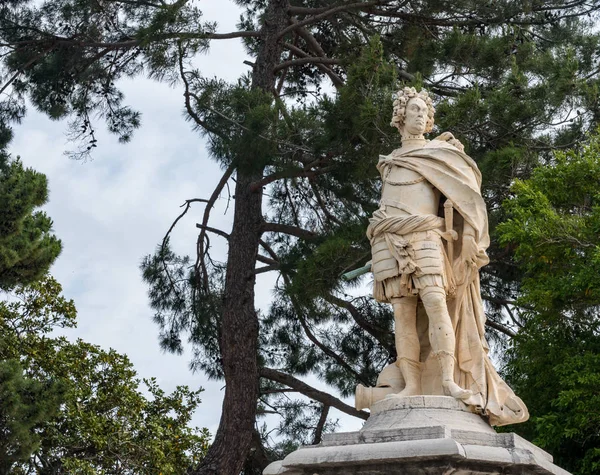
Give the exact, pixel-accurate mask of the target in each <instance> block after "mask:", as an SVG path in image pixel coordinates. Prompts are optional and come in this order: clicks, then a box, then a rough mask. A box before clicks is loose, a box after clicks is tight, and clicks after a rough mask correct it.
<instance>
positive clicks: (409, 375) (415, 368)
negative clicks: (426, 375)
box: [395, 358, 423, 397]
mask: <svg viewBox="0 0 600 475" xmlns="http://www.w3.org/2000/svg"><path fill="white" fill-rule="evenodd" d="M396 364H397V365H398V367H399V368H400V371H401V372H402V377H403V378H404V382H405V383H406V385H405V386H404V389H403V390H402V391H400V392H399V393H398V394H396V395H395V396H398V397H402V396H420V395H422V394H423V392H422V391H421V363H419V362H418V361H414V360H411V359H409V358H398V361H396Z"/></svg>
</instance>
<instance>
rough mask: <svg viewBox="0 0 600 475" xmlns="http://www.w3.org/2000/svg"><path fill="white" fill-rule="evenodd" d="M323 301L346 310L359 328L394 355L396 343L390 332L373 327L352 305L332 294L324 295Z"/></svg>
mask: <svg viewBox="0 0 600 475" xmlns="http://www.w3.org/2000/svg"><path fill="white" fill-rule="evenodd" d="M324 299H325V300H326V301H327V302H329V303H330V304H333V305H336V306H337V307H341V308H344V309H346V310H348V312H349V313H350V315H352V318H353V319H354V321H355V322H356V324H357V325H358V326H359V327H360V328H362V329H363V330H365V331H366V332H367V333H369V334H370V335H372V336H373V337H374V338H375V339H376V340H377V341H378V342H379V343H380V344H381V345H382V346H383V347H384V348H386V349H387V350H388V351H389V352H390V354H393V355H395V353H396V343H395V341H394V337H393V335H392V333H391V332H389V331H386V330H385V329H383V328H380V327H377V326H375V325H373V324H372V323H371V322H369V321H368V320H366V319H365V318H364V317H363V316H362V314H361V312H360V311H359V310H358V309H357V308H356V307H355V306H354V305H352V304H351V303H350V302H348V301H346V300H344V299H341V298H339V297H336V296H335V295H333V294H328V295H326V296H325V297H324Z"/></svg>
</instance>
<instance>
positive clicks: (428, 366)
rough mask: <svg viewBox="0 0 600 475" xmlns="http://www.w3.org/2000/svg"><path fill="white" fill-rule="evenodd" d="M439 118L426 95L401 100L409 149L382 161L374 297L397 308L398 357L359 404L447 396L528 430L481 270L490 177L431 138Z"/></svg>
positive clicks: (374, 223) (373, 237)
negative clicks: (502, 356) (498, 351)
mask: <svg viewBox="0 0 600 475" xmlns="http://www.w3.org/2000/svg"><path fill="white" fill-rule="evenodd" d="M434 112H435V109H434V107H433V104H432V101H431V98H430V97H429V95H428V93H427V92H426V91H420V92H417V91H416V90H415V89H414V88H404V89H402V90H400V91H399V92H398V94H397V95H396V98H395V101H394V112H393V119H392V126H395V127H397V128H398V130H399V132H400V134H401V136H402V146H401V147H400V148H399V149H397V150H394V151H393V152H392V153H391V154H390V155H388V156H380V159H379V163H378V165H377V168H378V169H379V171H380V173H381V178H382V191H381V202H380V207H379V209H378V210H377V211H376V212H375V213H374V214H373V217H372V218H371V220H370V225H369V227H368V230H367V236H368V237H369V240H370V242H371V248H372V263H371V269H372V272H373V277H374V291H373V295H374V298H375V299H377V300H378V301H380V302H388V303H391V304H392V306H393V309H394V319H395V332H396V350H397V354H398V358H397V361H396V362H395V363H394V364H391V365H389V366H387V367H386V368H384V370H383V371H382V373H381V374H380V376H379V379H378V381H377V387H375V388H365V387H364V386H362V385H359V386H358V387H357V393H356V406H357V408H359V409H362V408H365V407H370V406H371V405H372V404H374V403H375V402H377V401H379V400H381V399H384V398H401V397H405V396H416V395H446V396H452V397H453V398H455V399H458V400H460V401H463V402H464V403H465V404H466V405H467V406H469V407H471V409H472V410H473V411H474V412H478V413H480V414H483V415H485V416H487V417H488V420H489V422H490V424H492V425H505V424H513V423H516V422H524V421H526V420H527V419H528V417H529V414H528V412H527V408H526V407H525V405H524V403H523V401H521V399H519V398H518V397H517V396H516V395H515V394H514V393H513V391H512V390H511V389H510V388H509V387H508V385H507V384H506V383H505V382H504V381H503V380H502V379H501V378H500V376H499V375H498V373H497V372H496V370H495V369H494V367H493V365H492V362H491V361H490V358H489V356H488V351H489V348H488V345H487V342H486V339H485V335H484V325H485V319H486V317H485V313H484V310H483V304H482V300H481V294H480V288H479V269H480V268H481V267H482V266H484V265H486V264H487V263H488V261H489V259H488V257H487V254H486V249H487V247H488V246H489V242H490V238H489V234H488V221H487V212H486V208H485V203H484V200H483V198H482V196H481V191H480V189H481V173H480V171H479V169H478V168H477V165H476V164H475V162H474V161H473V160H472V159H471V158H470V157H469V156H468V155H466V154H465V153H464V147H463V146H462V144H461V143H460V142H459V141H458V140H457V139H455V138H454V136H453V135H452V134H450V133H448V132H446V133H444V134H442V135H440V136H439V137H437V138H436V139H434V140H431V141H429V140H426V139H425V138H424V135H423V134H425V133H428V132H431V130H432V128H433V121H434Z"/></svg>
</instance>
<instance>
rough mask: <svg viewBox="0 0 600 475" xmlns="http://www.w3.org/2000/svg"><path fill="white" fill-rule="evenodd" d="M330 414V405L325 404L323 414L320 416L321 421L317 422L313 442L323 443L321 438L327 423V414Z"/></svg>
mask: <svg viewBox="0 0 600 475" xmlns="http://www.w3.org/2000/svg"><path fill="white" fill-rule="evenodd" d="M328 415H329V406H327V405H326V404H323V409H322V410H321V416H320V417H319V422H318V423H317V427H316V428H315V435H314V436H313V440H312V444H313V445H317V444H320V443H321V439H322V437H323V428H324V427H325V423H326V422H327V416H328Z"/></svg>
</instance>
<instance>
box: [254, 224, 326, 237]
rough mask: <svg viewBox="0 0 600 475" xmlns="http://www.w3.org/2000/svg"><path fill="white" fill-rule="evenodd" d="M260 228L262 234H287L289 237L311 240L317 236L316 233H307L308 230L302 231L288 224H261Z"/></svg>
mask: <svg viewBox="0 0 600 475" xmlns="http://www.w3.org/2000/svg"><path fill="white" fill-rule="evenodd" d="M261 228H262V231H263V232H264V233H284V234H289V235H290V236H296V237H297V238H300V239H313V238H315V237H316V236H317V234H316V233H314V232H312V231H309V230H308V229H302V228H299V227H297V226H290V225H288V224H278V223H268V222H263V224H262V226H261Z"/></svg>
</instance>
